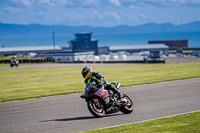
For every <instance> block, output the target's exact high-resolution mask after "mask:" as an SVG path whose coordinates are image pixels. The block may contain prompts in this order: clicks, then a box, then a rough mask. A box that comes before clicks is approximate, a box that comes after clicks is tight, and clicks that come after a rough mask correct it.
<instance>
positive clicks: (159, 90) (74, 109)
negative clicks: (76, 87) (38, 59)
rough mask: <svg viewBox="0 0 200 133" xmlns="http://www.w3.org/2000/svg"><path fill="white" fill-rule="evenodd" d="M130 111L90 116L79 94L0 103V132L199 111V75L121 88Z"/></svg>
mask: <svg viewBox="0 0 200 133" xmlns="http://www.w3.org/2000/svg"><path fill="white" fill-rule="evenodd" d="M121 91H122V92H124V93H126V94H128V95H129V96H130V97H131V98H132V100H133V102H134V103H135V110H134V112H133V113H132V114H129V115H124V114H122V113H121V112H119V113H116V114H111V115H108V116H106V117H103V118H94V117H93V116H92V115H91V114H90V113H89V111H88V109H87V107H86V103H85V101H84V100H82V99H80V98H79V96H80V93H76V94H70V95H62V96H52V97H46V98H40V99H30V100H23V101H13V102H6V103H0V132H1V133H63V132H67V133H70V132H78V131H85V130H89V129H96V128H103V127H108V126H115V125H119V124H126V123H132V122H137V121H142V120H148V119H153V118H158V117H163V116H168V115H174V114H179V113H184V112H189V111H196V110H200V78H194V79H187V80H177V81H169V82H161V83H155V84H147V85H138V86H133V87H124V88H121Z"/></svg>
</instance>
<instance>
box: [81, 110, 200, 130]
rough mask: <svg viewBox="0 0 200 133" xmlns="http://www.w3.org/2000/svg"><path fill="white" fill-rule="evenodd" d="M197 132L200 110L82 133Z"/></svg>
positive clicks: (199, 126)
mask: <svg viewBox="0 0 200 133" xmlns="http://www.w3.org/2000/svg"><path fill="white" fill-rule="evenodd" d="M160 132H163V133H199V132H200V112H195V113H191V114H186V115H180V116H173V117H168V118H164V119H160V120H152V121H147V122H141V123H137V124H131V125H125V126H119V127H113V128H105V129H96V130H90V131H85V132H83V133H160Z"/></svg>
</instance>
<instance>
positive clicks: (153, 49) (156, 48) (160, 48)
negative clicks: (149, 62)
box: [99, 44, 169, 58]
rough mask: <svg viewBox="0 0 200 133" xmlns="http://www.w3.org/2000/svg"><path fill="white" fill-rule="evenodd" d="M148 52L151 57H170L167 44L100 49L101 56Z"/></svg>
mask: <svg viewBox="0 0 200 133" xmlns="http://www.w3.org/2000/svg"><path fill="white" fill-rule="evenodd" d="M144 51H146V52H147V51H148V52H149V53H150V55H151V57H152V58H153V57H157V55H158V54H159V55H166V56H167V55H168V54H169V46H167V45H165V44H154V45H122V46H109V47H99V54H110V53H119V52H128V53H132V54H134V53H139V52H144Z"/></svg>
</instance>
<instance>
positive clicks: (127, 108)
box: [120, 94, 133, 114]
mask: <svg viewBox="0 0 200 133" xmlns="http://www.w3.org/2000/svg"><path fill="white" fill-rule="evenodd" d="M123 98H125V99H126V100H127V103H125V104H122V105H121V109H120V110H121V112H122V113H124V114H130V113H131V112H133V102H132V100H131V99H130V98H129V97H128V96H127V95H126V94H123Z"/></svg>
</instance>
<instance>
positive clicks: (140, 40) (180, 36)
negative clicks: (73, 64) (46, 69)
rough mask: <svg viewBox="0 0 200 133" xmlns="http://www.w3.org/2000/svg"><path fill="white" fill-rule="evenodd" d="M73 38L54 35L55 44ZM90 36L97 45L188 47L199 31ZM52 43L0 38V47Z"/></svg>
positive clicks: (199, 43) (199, 42) (198, 40)
mask: <svg viewBox="0 0 200 133" xmlns="http://www.w3.org/2000/svg"><path fill="white" fill-rule="evenodd" d="M74 38H75V36H74V34H72V35H68V36H56V33H55V45H59V46H61V47H68V46H69V43H68V42H69V41H70V40H73V39H74ZM92 38H93V39H96V40H98V46H99V47H103V46H114V45H147V44H148V41H151V40H154V41H155V40H188V47H189V48H200V32H179V33H145V34H115V35H114V34H113V35H95V33H93V34H92ZM50 45H53V37H51V36H49V37H23V38H0V47H28V46H50Z"/></svg>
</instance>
